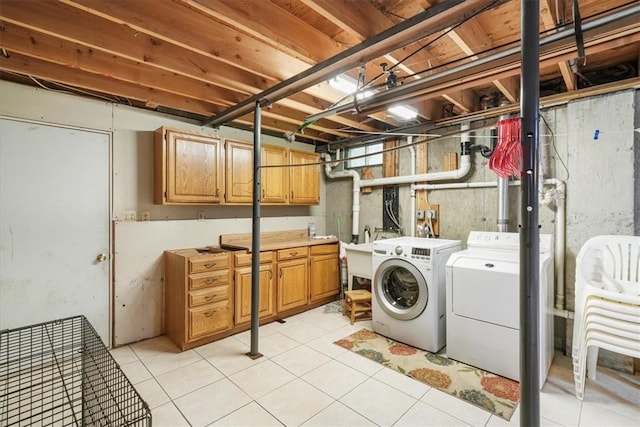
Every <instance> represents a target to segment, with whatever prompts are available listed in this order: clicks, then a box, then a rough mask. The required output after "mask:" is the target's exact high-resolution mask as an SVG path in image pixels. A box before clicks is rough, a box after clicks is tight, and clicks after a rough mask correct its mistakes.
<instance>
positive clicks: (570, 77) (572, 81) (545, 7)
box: [540, 0, 577, 91]
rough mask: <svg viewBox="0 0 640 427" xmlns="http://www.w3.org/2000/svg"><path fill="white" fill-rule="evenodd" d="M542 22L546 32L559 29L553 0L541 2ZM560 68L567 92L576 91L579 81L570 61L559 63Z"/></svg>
mask: <svg viewBox="0 0 640 427" xmlns="http://www.w3.org/2000/svg"><path fill="white" fill-rule="evenodd" d="M540 21H541V23H542V26H543V27H544V29H545V30H553V29H554V28H556V27H557V25H556V22H557V15H556V11H555V8H554V5H553V3H552V0H542V2H540ZM558 67H560V73H561V74H562V79H563V80H564V84H565V85H566V86H567V90H568V91H572V90H576V89H577V84H576V81H577V79H576V75H575V73H574V72H573V71H572V70H571V66H570V65H569V61H561V62H559V63H558Z"/></svg>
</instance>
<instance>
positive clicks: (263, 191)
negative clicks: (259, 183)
mask: <svg viewBox="0 0 640 427" xmlns="http://www.w3.org/2000/svg"><path fill="white" fill-rule="evenodd" d="M262 198H263V199H264V188H263V189H262Z"/></svg>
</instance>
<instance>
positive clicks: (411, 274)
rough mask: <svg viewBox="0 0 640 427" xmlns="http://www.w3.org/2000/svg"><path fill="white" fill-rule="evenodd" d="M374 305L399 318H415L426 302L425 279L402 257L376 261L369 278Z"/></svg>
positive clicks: (427, 289)
mask: <svg viewBox="0 0 640 427" xmlns="http://www.w3.org/2000/svg"><path fill="white" fill-rule="evenodd" d="M373 289H374V293H375V298H377V301H378V304H379V305H380V307H382V309H383V310H384V311H385V312H386V313H387V314H388V315H389V316H392V317H394V318H396V319H399V320H411V319H414V318H416V317H418V316H419V315H420V314H422V312H423V311H424V309H425V308H426V307H427V303H428V302H429V288H428V286H427V282H426V280H425V278H424V276H423V275H422V273H420V271H419V270H418V269H417V268H416V266H415V265H413V264H411V263H410V262H407V261H405V260H403V259H394V258H391V259H388V260H386V261H384V262H382V263H381V264H380V266H379V267H378V269H377V270H376V272H375V276H374V279H373Z"/></svg>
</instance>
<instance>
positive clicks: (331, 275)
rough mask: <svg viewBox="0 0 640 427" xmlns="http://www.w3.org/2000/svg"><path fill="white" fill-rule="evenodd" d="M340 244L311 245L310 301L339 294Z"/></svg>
mask: <svg viewBox="0 0 640 427" xmlns="http://www.w3.org/2000/svg"><path fill="white" fill-rule="evenodd" d="M338 250H339V249H338V244H337V243H335V244H330V245H317V246H311V249H310V256H309V302H310V303H313V302H315V301H318V300H321V299H324V298H328V297H331V296H334V295H338V293H339V292H340V281H339V270H338Z"/></svg>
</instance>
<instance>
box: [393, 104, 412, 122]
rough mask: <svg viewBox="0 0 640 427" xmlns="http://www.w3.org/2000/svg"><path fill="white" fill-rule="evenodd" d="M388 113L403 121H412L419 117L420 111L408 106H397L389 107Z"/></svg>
mask: <svg viewBox="0 0 640 427" xmlns="http://www.w3.org/2000/svg"><path fill="white" fill-rule="evenodd" d="M387 111H388V112H389V113H391V114H393V115H394V116H396V117H399V118H401V119H403V120H412V119H415V118H416V117H418V110H416V109H415V108H411V107H407V106H406V105H395V106H393V107H389V109H388V110H387Z"/></svg>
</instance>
